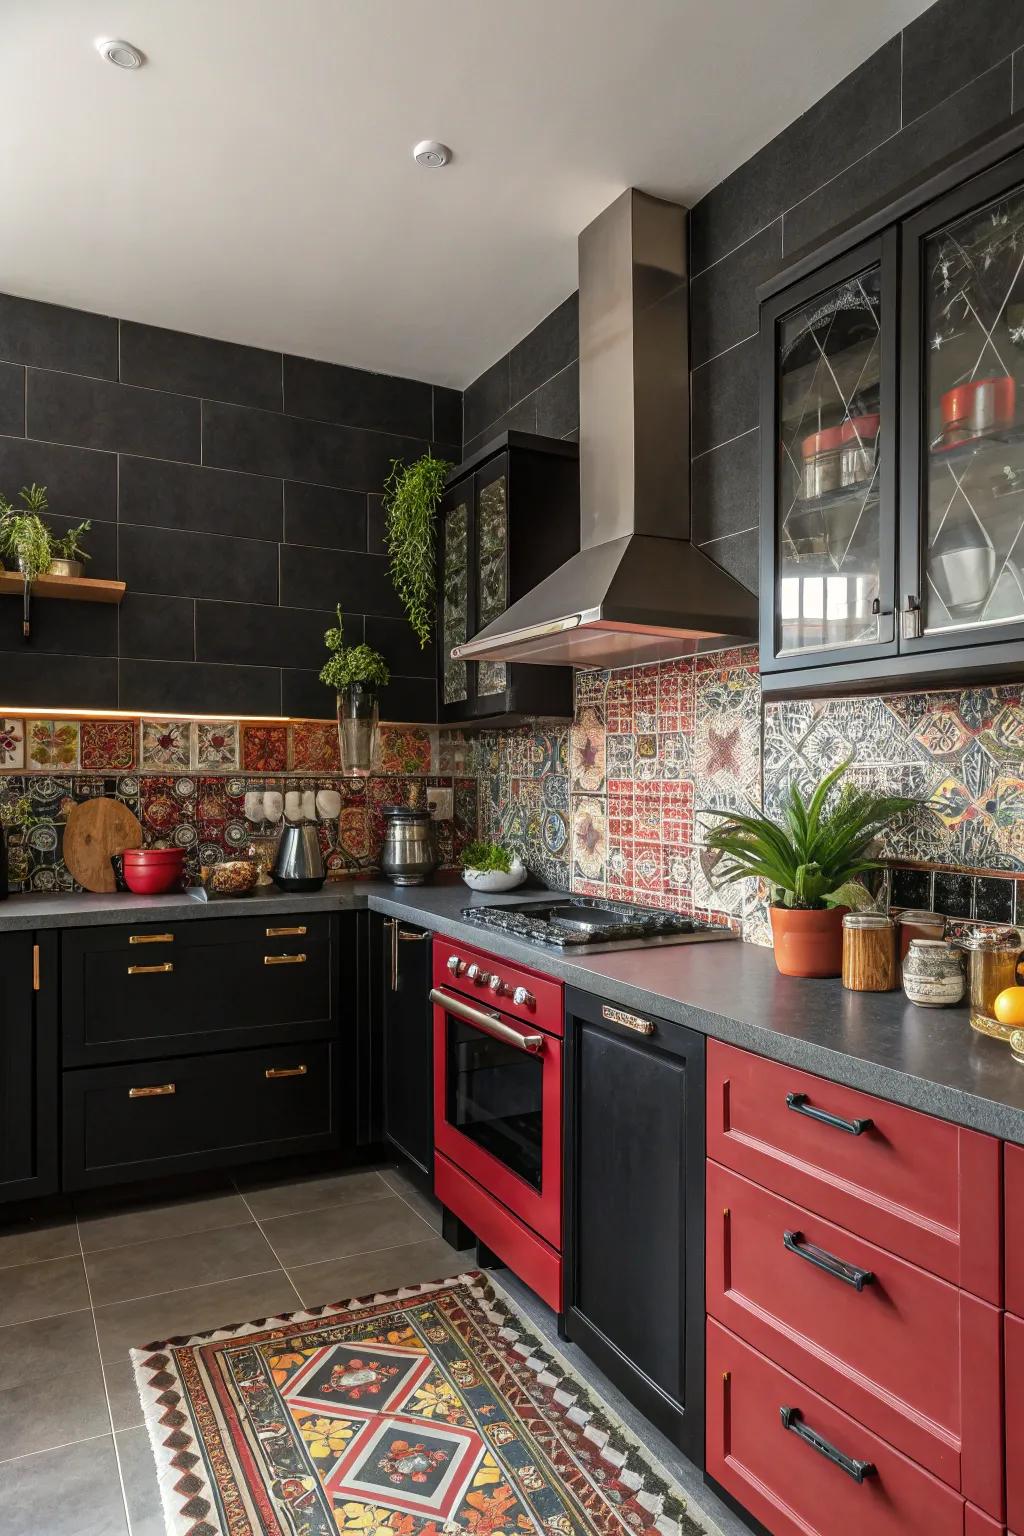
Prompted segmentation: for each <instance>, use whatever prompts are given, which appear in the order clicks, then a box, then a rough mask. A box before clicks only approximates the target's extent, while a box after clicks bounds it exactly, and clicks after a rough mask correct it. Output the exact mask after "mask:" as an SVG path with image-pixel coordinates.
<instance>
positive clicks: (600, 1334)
mask: <svg viewBox="0 0 1024 1536" xmlns="http://www.w3.org/2000/svg"><path fill="white" fill-rule="evenodd" d="M566 1030H567V1033H566V1058H567V1068H566V1073H565V1094H566V1105H565V1111H566V1231H565V1287H566V1311H565V1331H566V1333H567V1335H568V1337H569V1338H570V1339H571V1340H572V1341H573V1342H574V1343H576V1344H578V1345H579V1346H580V1348H581V1349H582V1350H583V1351H584V1353H585V1354H587V1355H589V1357H590V1358H591V1359H592V1360H593V1361H594V1363H595V1364H596V1365H597V1366H598V1367H599V1368H600V1369H601V1370H603V1371H604V1373H605V1375H606V1376H608V1377H609V1378H610V1379H611V1380H612V1381H613V1382H614V1383H615V1385H616V1386H617V1387H618V1388H619V1389H620V1391H622V1392H623V1393H624V1394H625V1395H626V1397H628V1398H629V1399H630V1401H631V1402H633V1403H634V1404H635V1405H636V1406H637V1408H639V1409H640V1411H641V1412H642V1413H643V1414H645V1415H646V1417H647V1418H648V1419H650V1420H651V1422H652V1423H654V1424H656V1425H657V1427H658V1428H659V1429H660V1430H661V1431H662V1432H663V1433H664V1434H665V1435H667V1436H668V1437H669V1439H670V1440H672V1441H673V1442H674V1443H675V1444H676V1445H678V1446H679V1447H680V1449H681V1450H682V1451H683V1452H684V1453H685V1454H686V1455H687V1456H688V1457H689V1458H690V1460H691V1461H693V1462H695V1463H696V1464H697V1466H703V1464H704V1037H703V1035H700V1034H697V1033H695V1032H694V1031H692V1030H688V1029H686V1028H684V1027H683V1026H682V1025H680V1024H673V1023H670V1022H668V1021H666V1020H664V1019H656V1018H651V1017H648V1016H644V1017H640V1016H638V1015H635V1014H632V1013H629V1012H628V1011H626V1010H624V1009H621V1008H619V1007H617V1006H614V1005H612V1004H608V1003H602V1002H601V1001H600V999H598V998H595V997H591V996H590V995H588V994H586V993H582V992H577V991H576V990H575V989H573V988H569V989H567V991H566Z"/></svg>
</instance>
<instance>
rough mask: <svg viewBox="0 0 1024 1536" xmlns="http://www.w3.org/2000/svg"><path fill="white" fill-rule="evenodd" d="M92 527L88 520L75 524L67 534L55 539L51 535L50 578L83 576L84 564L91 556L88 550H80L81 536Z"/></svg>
mask: <svg viewBox="0 0 1024 1536" xmlns="http://www.w3.org/2000/svg"><path fill="white" fill-rule="evenodd" d="M91 527H92V522H91V520H90V519H89V518H85V519H84V520H83V521H82V522H80V523H76V524H75V526H74V527H73V528H69V529H68V531H67V533H64V534H62V535H61V536H60V538H59V539H55V538H53V537H52V535H51V539H50V543H51V546H52V549H53V559H52V560H51V561H50V570H49V574H50V575H51V576H83V575H84V574H85V562H86V560H90V559H91V558H92V556H91V555H90V554H89V552H88V550H86V549H83V548H82V542H81V541H82V535H83V534H85V533H88V532H89V530H90V529H91Z"/></svg>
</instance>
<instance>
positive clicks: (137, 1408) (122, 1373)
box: [103, 1350, 145, 1430]
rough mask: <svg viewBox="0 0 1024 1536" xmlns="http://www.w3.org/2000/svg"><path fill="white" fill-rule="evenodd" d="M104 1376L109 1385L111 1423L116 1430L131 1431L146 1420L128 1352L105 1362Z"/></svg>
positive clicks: (108, 1396) (108, 1399)
mask: <svg viewBox="0 0 1024 1536" xmlns="http://www.w3.org/2000/svg"><path fill="white" fill-rule="evenodd" d="M103 1376H104V1380H105V1381H106V1384H107V1402H108V1403H109V1405H110V1421H111V1423H112V1424H113V1426H114V1428H115V1429H116V1430H122V1429H131V1428H133V1427H134V1426H135V1425H137V1424H141V1423H142V1422H143V1420H144V1418H145V1415H144V1414H143V1412H142V1402H141V1399H140V1398H139V1389H138V1387H137V1386H136V1385H135V1369H134V1367H133V1365H132V1362H131V1359H130V1357H129V1355H128V1351H127V1350H125V1352H124V1354H123V1355H118V1356H116V1358H113V1359H108V1360H104V1362H103Z"/></svg>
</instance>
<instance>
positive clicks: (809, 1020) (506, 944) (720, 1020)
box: [0, 881, 1024, 1145]
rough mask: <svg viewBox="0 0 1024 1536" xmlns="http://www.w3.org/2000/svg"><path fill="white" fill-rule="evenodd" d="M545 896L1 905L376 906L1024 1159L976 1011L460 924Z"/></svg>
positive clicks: (10, 926) (181, 910)
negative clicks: (467, 910)
mask: <svg viewBox="0 0 1024 1536" xmlns="http://www.w3.org/2000/svg"><path fill="white" fill-rule="evenodd" d="M538 894H539V893H538V892H537V891H536V890H532V891H521V892H519V893H517V895H516V897H514V898H512V897H509V896H495V897H484V896H475V895H473V894H472V893H471V892H469V891H468V890H466V888H465V887H464V886H462V885H461V884H451V885H427V886H413V887H406V888H399V887H396V886H393V885H391V884H389V883H388V882H386V881H356V882H346V883H343V884H336V885H327V886H325V887H324V889H323V890H322V891H318V892H315V893H313V894H309V895H304V896H302V895H285V894H282V893H276V892H275V893H274V894H272V895H269V896H248V897H245V898H243V899H240V900H235V901H231V900H229V901H220V902H210V903H205V902H200V901H197V900H196V899H195V897H190V896H148V897H147V896H127V895H118V896H75V895H71V896H50V895H29V896H12V897H11V898H10V899H9V900H8V901H6V902H4V903H2V904H0V933H3V932H4V931H11V930H14V929H22V930H24V929H39V928H53V927H83V926H88V927H92V926H101V925H105V924H109V923H117V922H130V923H138V922H140V921H144V920H147V919H148V920H150V921H153V922H164V921H171V920H174V921H181V920H182V919H192V918H200V917H209V918H221V917H225V918H226V917H244V916H246V915H247V914H249V915H252V916H261V917H262V916H267V915H270V914H272V913H274V912H284V911H285V910H289V911H296V912H298V911H309V912H334V911H354V910H357V909H360V908H365V907H367V906H369V907H370V908H372V909H373V910H375V911H380V912H384V913H387V914H390V915H392V916H396V917H401V918H405V919H406V920H407V921H409V922H411V923H418V924H420V925H421V926H423V927H426V928H430V929H432V930H433V931H435V932H437V933H440V934H442V935H444V936H446V937H448V938H452V939H458V940H460V941H461V942H463V943H465V944H471V945H474V946H476V947H477V948H479V949H483V950H485V951H486V952H487V953H489V954H491V955H495V956H500V957H502V958H504V959H507V960H512V961H516V962H517V963H519V964H520V965H525V966H528V967H530V968H531V969H533V970H535V971H540V972H543V973H545V974H547V975H549V976H556V977H558V978H559V979H561V980H563V981H565V982H566V983H567V984H568V985H570V986H574V987H579V988H581V989H582V990H584V991H586V992H591V993H596V994H598V995H599V996H601V997H604V998H607V999H608V1001H610V1002H613V1003H617V1004H619V1005H621V1006H623V1007H626V1008H630V1009H633V1010H635V1011H639V1012H649V1013H654V1014H657V1015H658V1016H659V1017H661V1018H666V1019H670V1020H674V1021H675V1022H677V1023H680V1024H685V1025H688V1026H689V1027H690V1028H691V1029H697V1030H700V1031H701V1032H702V1033H704V1034H706V1035H709V1036H712V1037H713V1038H715V1039H719V1040H726V1041H729V1042H731V1043H733V1044H735V1045H739V1046H743V1047H745V1048H746V1049H748V1050H752V1051H755V1052H757V1053H758V1054H759V1055H762V1056H768V1057H770V1058H772V1059H773V1060H775V1061H781V1062H786V1063H788V1064H789V1065H791V1066H794V1067H802V1068H804V1069H806V1070H807V1071H809V1072H816V1073H819V1074H820V1075H821V1076H823V1077H828V1078H831V1079H832V1080H833V1081H835V1082H841V1083H845V1084H847V1085H848V1086H849V1087H852V1088H860V1089H862V1090H864V1091H866V1092H868V1093H874V1094H878V1095H879V1096H880V1097H882V1098H886V1099H891V1100H892V1101H894V1102H895V1103H899V1104H905V1105H907V1106H909V1107H910V1108H912V1109H920V1110H923V1111H925V1112H926V1113H929V1114H933V1115H938V1116H940V1117H941V1118H943V1119H946V1120H952V1121H955V1122H956V1123H957V1124H959V1125H964V1126H968V1127H971V1128H973V1129H975V1130H979V1131H985V1132H988V1133H989V1134H990V1135H994V1136H1001V1137H1004V1138H1005V1139H1006V1140H1008V1141H1014V1142H1017V1143H1019V1144H1021V1145H1024V1067H1022V1066H1018V1065H1017V1063H1016V1062H1015V1061H1014V1060H1013V1057H1012V1056H1011V1055H1010V1051H1009V1049H1008V1047H1007V1046H1005V1045H1004V1044H1002V1042H1000V1041H997V1040H989V1039H986V1038H984V1037H982V1036H980V1035H978V1034H976V1033H975V1032H974V1031H973V1030H972V1029H971V1027H970V1025H969V1023H968V1019H967V1010H966V1008H963V1007H961V1008H948V1009H946V1008H936V1009H932V1008H915V1007H914V1006H913V1004H911V1003H908V1002H907V1001H906V999H905V998H904V996H903V993H902V992H882V993H878V992H847V991H846V990H845V989H844V988H843V987H842V986H841V985H840V983H839V982H838V981H798V980H793V979H792V978H790V977H785V976H780V975H779V973H778V971H777V969H776V967H775V960H774V957H773V955H772V953H771V951H770V950H767V949H762V948H760V947H759V946H757V945H754V944H741V943H738V942H737V943H716V944H679V945H671V946H663V947H658V948H653V949H634V950H619V951H616V952H613V953H610V954H603V955H591V956H589V957H586V956H583V955H581V956H579V957H578V958H575V959H574V958H571V957H570V956H568V955H565V954H563V953H562V952H558V951H547V950H539V949H537V948H536V947H534V946H532V945H529V944H525V943H523V942H521V941H520V940H517V939H513V938H509V937H507V936H506V935H504V934H501V933H497V932H489V931H487V930H486V929H482V928H477V927H475V926H473V925H472V924H469V923H466V922H465V921H463V920H462V918H461V911H462V908H463V907H466V906H479V905H490V904H492V903H494V902H507V901H509V900H511V899H521V900H524V901H526V900H536V899H537V897H538Z"/></svg>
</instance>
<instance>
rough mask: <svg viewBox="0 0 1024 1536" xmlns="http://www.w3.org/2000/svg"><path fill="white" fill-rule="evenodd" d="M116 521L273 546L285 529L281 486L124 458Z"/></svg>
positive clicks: (187, 466)
mask: <svg viewBox="0 0 1024 1536" xmlns="http://www.w3.org/2000/svg"><path fill="white" fill-rule="evenodd" d="M118 517H119V519H120V521H121V522H122V523H134V524H136V525H140V526H143V527H154V528H187V529H191V530H192V531H193V532H194V533H227V534H233V535H234V536H235V537H237V538H246V539H270V540H271V541H272V542H274V543H277V542H279V541H280V539H281V534H282V529H283V526H284V513H283V508H282V494H281V482H280V480H271V479H269V478H267V477H266V476H264V475H241V474H236V473H235V472H234V471H232V470H226V469H204V468H202V467H201V466H199V465H198V464H175V463H172V462H171V461H170V460H168V459H141V458H136V457H134V456H133V455H131V454H123V455H122V456H121V467H120V476H119V484H118Z"/></svg>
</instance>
